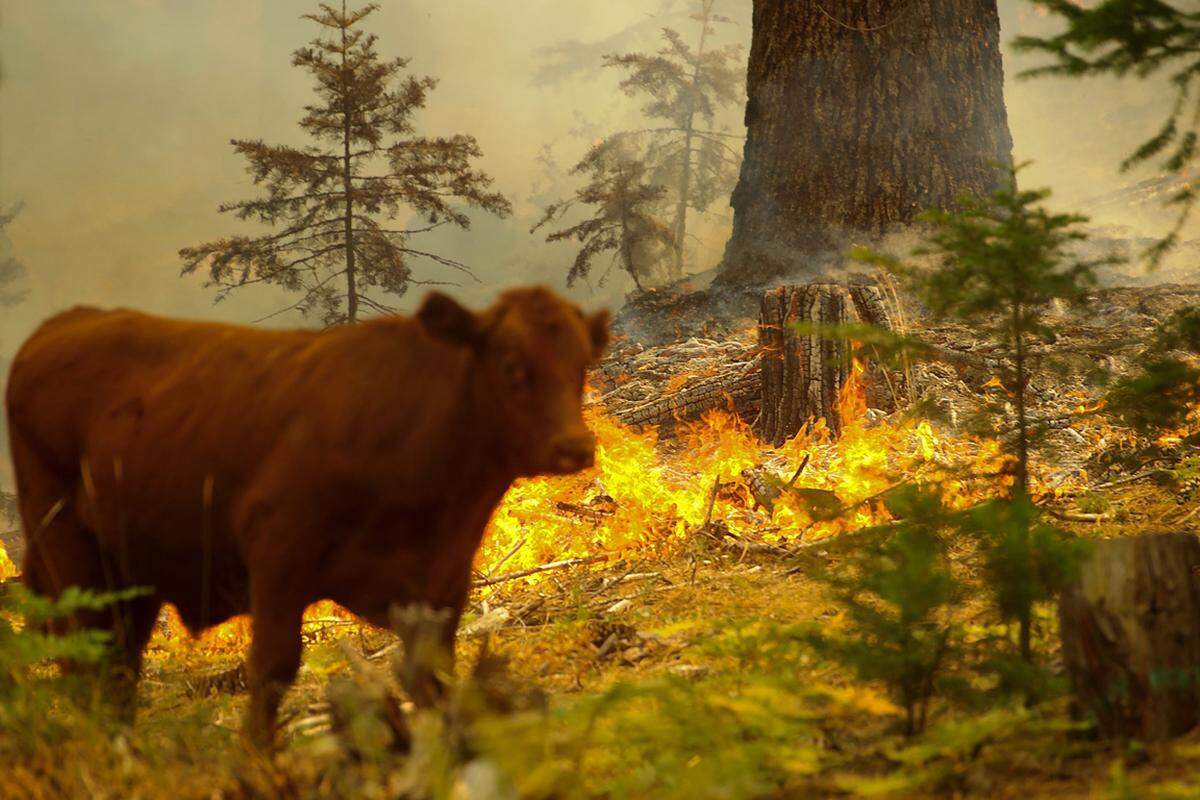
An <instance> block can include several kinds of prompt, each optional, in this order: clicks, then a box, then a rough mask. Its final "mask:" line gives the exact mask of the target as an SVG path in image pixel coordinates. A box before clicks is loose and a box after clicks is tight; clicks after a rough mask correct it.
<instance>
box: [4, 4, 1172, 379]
mask: <svg viewBox="0 0 1200 800" xmlns="http://www.w3.org/2000/svg"><path fill="white" fill-rule="evenodd" d="M381 5H382V6H383V8H382V10H381V11H380V12H378V13H377V14H376V15H375V16H374V17H372V19H371V24H370V26H369V27H370V29H371V30H373V31H374V32H376V33H377V34H378V35H379V37H380V44H379V50H380V51H381V53H382V54H383V55H385V56H388V57H391V56H395V55H405V56H411V57H412V64H411V65H410V68H411V69H412V70H413V71H415V72H416V73H418V74H430V75H434V76H437V77H438V78H440V79H441V85H440V86H439V88H438V89H437V90H436V91H435V92H434V93H433V94H432V96H431V98H430V103H429V108H428V110H427V112H426V113H424V114H423V115H422V116H421V118H420V125H421V129H422V131H423V132H427V133H430V134H445V133H456V132H467V133H471V134H474V135H475V136H476V137H477V138H478V140H479V142H480V145H481V146H482V148H483V151H484V154H485V156H484V158H483V160H482V166H483V167H484V168H485V169H486V170H487V171H489V172H490V173H491V174H492V175H493V176H494V177H495V179H496V184H495V185H496V188H498V189H500V190H501V191H503V192H505V193H506V194H507V195H508V196H509V197H510V198H511V199H512V200H513V203H514V206H515V208H516V214H515V215H514V218H513V219H510V220H507V221H504V222H497V221H493V220H487V219H481V220H480V221H479V224H478V225H477V226H476V228H475V229H474V230H473V231H472V232H470V233H459V232H446V233H445V234H444V235H443V234H442V233H441V232H440V231H439V236H438V239H437V241H436V242H429V241H425V242H423V244H425V245H428V246H430V247H436V248H438V249H439V250H440V251H441V252H444V253H445V254H446V255H449V256H453V257H457V258H461V259H463V260H465V261H467V262H468V263H470V264H472V265H473V266H474V267H475V268H476V271H477V273H478V275H479V277H480V279H481V280H482V283H481V284H478V285H470V286H466V287H464V289H463V290H462V291H461V294H462V295H463V296H464V297H466V298H467V299H468V300H471V301H476V302H478V301H483V300H485V299H486V298H487V297H489V296H490V295H491V294H493V293H494V291H495V290H496V289H497V288H499V287H501V286H504V285H509V284H513V283H518V282H526V281H529V280H540V281H545V282H551V283H553V284H555V285H557V286H560V287H561V285H562V276H563V275H564V274H565V272H566V267H567V266H568V265H569V263H570V259H571V257H572V255H573V252H572V251H571V249H570V247H569V246H567V245H546V244H544V243H542V242H541V240H540V238H539V237H532V236H530V235H529V233H528V229H529V226H530V224H531V221H532V219H533V218H534V217H535V216H536V212H537V208H536V204H535V202H533V200H532V199H531V198H533V197H538V198H540V199H545V198H548V197H550V196H552V195H553V194H554V193H555V192H556V191H561V190H562V189H563V188H564V187H566V186H568V185H569V182H568V179H567V178H565V176H564V175H563V174H562V173H563V172H564V171H565V168H566V167H568V166H569V165H570V164H571V163H573V162H574V160H575V159H577V158H578V157H579V155H581V154H582V152H583V150H584V149H586V146H587V144H588V143H589V141H590V140H591V139H592V138H594V137H595V136H597V135H601V134H603V133H604V132H606V131H608V130H611V129H613V128H615V127H619V126H621V125H623V124H629V123H631V122H632V120H633V119H635V117H636V104H635V103H634V102H632V101H630V100H629V99H627V98H625V97H624V96H622V95H621V94H620V93H619V92H618V91H616V76H615V75H613V74H611V71H610V70H604V71H601V70H599V69H597V64H598V62H599V58H600V56H601V55H602V54H603V53H605V52H611V51H614V50H628V49H631V48H641V49H649V48H653V47H655V46H656V44H657V41H656V37H657V31H658V29H659V28H660V27H661V26H662V25H664V24H672V25H674V26H676V27H682V26H686V25H687V22H686V20H685V19H683V18H682V17H681V11H683V10H685V9H686V8H687V5H688V4H687V3H686V2H685V1H684V0H603V1H601V0H381ZM314 7H315V5H314V4H313V3H311V2H307V1H306V2H297V1H296V0H259V1H258V2H256V1H255V0H0V59H2V65H3V70H4V73H3V78H4V79H3V83H2V84H0V204H3V206H5V207H7V206H8V205H9V204H11V203H12V202H13V201H16V200H21V201H23V202H24V204H25V210H24V211H23V213H22V214H21V216H20V217H19V218H18V219H17V220H16V222H14V223H13V224H12V226H11V227H10V231H9V233H10V237H9V238H10V240H11V241H10V242H8V243H3V242H0V248H11V250H12V252H14V253H15V254H16V255H17V256H18V257H19V258H20V259H21V260H23V261H24V262H25V264H26V265H27V267H28V269H29V272H30V275H29V279H28V288H29V297H28V300H27V301H26V302H25V303H24V304H23V305H22V306H20V307H18V308H16V309H13V310H5V311H3V312H2V313H3V315H4V320H3V323H2V324H0V355H2V354H6V353H9V352H11V350H12V348H13V347H14V346H15V344H16V343H17V342H19V340H20V339H21V338H23V336H24V335H26V334H27V332H28V331H29V329H30V327H31V326H32V325H33V324H35V323H36V321H37V320H39V319H41V318H42V317H44V316H45V315H47V314H49V313H52V312H53V311H55V310H58V309H61V308H64V307H66V306H69V305H72V304H75V303H80V302H86V303H93V304H100V305H128V306H134V307H140V308H145V309H149V310H154V311H159V312H165V313H172V314H183V315H189V316H203V317H216V318H223V319H229V320H236V321H249V320H252V319H255V318H257V317H260V316H262V315H264V314H266V313H268V312H270V311H273V310H275V309H276V308H278V307H280V306H282V305H285V304H286V302H287V301H286V297H285V296H284V295H281V294H279V293H278V292H276V291H273V290H269V289H268V290H262V291H260V290H256V291H254V292H246V293H245V294H243V295H241V296H237V297H235V298H234V299H231V300H229V301H227V302H225V303H223V304H221V305H218V306H213V304H212V292H211V290H207V289H205V288H203V287H202V286H201V280H200V279H199V278H195V277H189V278H187V279H181V278H180V277H179V265H180V262H179V260H178V257H177V255H176V252H177V250H178V249H179V248H180V247H181V246H184V245H189V244H195V243H198V242H200V241H203V240H206V239H209V238H213V237H217V236H221V235H225V234H229V233H233V232H236V231H238V230H242V228H240V227H239V223H238V222H237V221H236V220H234V219H231V218H229V217H228V216H226V215H220V214H218V213H217V212H216V206H217V204H218V203H219V202H221V201H224V200H235V199H242V198H245V197H249V196H251V195H252V193H253V192H252V186H251V184H250V180H249V178H248V177H247V176H246V174H245V172H244V162H243V161H242V160H241V159H239V158H238V157H236V156H235V155H234V154H233V153H232V150H231V148H230V146H229V144H228V141H229V139H230V138H231V137H246V138H263V139H265V140H267V141H280V142H290V143H300V142H301V141H302V139H300V138H299V132H298V128H297V126H296V122H297V120H298V119H299V117H300V115H301V107H302V106H303V104H304V103H306V102H308V101H309V99H310V94H309V87H310V80H309V76H308V75H307V73H304V72H301V71H299V70H297V69H295V68H293V67H291V66H290V64H289V60H290V54H291V52H292V51H293V50H294V49H295V48H296V47H298V46H300V45H301V44H303V43H304V42H306V41H307V40H308V39H309V38H311V36H312V35H313V32H314V30H315V26H314V25H313V24H312V23H311V22H307V21H304V20H302V19H300V15H301V14H302V13H305V12H307V11H311V10H312V9H313V8H314ZM1001 8H1002V17H1003V23H1004V31H1003V37H1004V39H1005V41H1006V43H1007V41H1008V40H1010V39H1011V38H1012V36H1013V35H1015V33H1016V32H1017V29H1018V28H1022V29H1024V30H1030V29H1035V28H1040V27H1044V26H1045V24H1046V21H1045V20H1039V19H1038V18H1037V17H1036V16H1035V15H1033V13H1032V12H1031V11H1030V10H1029V9H1030V8H1031V6H1030V5H1029V4H1027V3H1025V2H1023V0H1001ZM724 10H725V12H726V13H728V14H730V15H731V16H733V17H735V18H736V19H737V20H738V21H739V24H738V25H737V26H734V27H730V28H728V29H727V30H726V31H725V33H724V34H723V36H724V37H725V38H726V39H727V40H739V41H744V42H745V43H747V44H748V43H749V37H750V26H749V10H750V2H749V0H726V7H725V9H724ZM684 29H685V30H686V28H684ZM1005 49H1006V58H1007V64H1006V69H1007V73H1008V75H1009V79H1010V80H1009V83H1010V85H1009V87H1008V103H1009V113H1010V119H1011V126H1012V130H1013V135H1014V138H1015V142H1016V149H1017V156H1018V158H1019V159H1034V160H1035V161H1036V164H1035V166H1034V167H1033V168H1032V169H1031V170H1030V172H1029V180H1030V182H1031V183H1037V184H1047V183H1048V184H1050V185H1052V186H1054V187H1055V188H1056V191H1057V192H1058V195H1059V198H1060V200H1061V201H1062V202H1064V203H1074V202H1078V201H1080V200H1082V199H1084V198H1087V197H1090V196H1093V195H1096V194H1100V193H1102V192H1105V191H1110V190H1112V189H1114V188H1116V187H1117V186H1119V185H1120V184H1121V182H1122V180H1126V179H1121V178H1119V177H1118V176H1117V174H1116V169H1115V165H1116V162H1117V161H1118V159H1119V157H1120V155H1121V154H1122V153H1124V152H1126V151H1127V150H1129V149H1130V148H1131V147H1132V146H1133V145H1134V144H1136V143H1137V142H1138V141H1140V140H1141V139H1142V138H1144V137H1145V136H1147V135H1149V134H1150V133H1151V132H1153V128H1154V126H1155V125H1156V124H1157V123H1158V122H1159V121H1160V120H1161V113H1160V111H1159V109H1161V107H1162V106H1163V102H1164V101H1163V98H1162V97H1161V96H1159V95H1156V94H1155V93H1154V92H1152V91H1150V89H1148V88H1147V87H1146V86H1145V85H1141V84H1137V83H1136V82H1132V81H1131V82H1129V83H1127V84H1121V85H1117V84H1114V83H1112V82H1105V83H1097V82H1092V83H1078V82H1062V81H1059V82H1045V81H1034V82H1029V81H1019V82H1018V81H1014V80H1012V75H1013V73H1014V72H1015V71H1016V69H1017V68H1019V67H1021V66H1023V63H1022V62H1016V63H1014V62H1013V60H1012V58H1011V57H1010V54H1009V53H1008V48H1007V44H1006V48H1005ZM740 117H741V110H740V109H736V110H734V111H733V112H731V114H730V115H729V119H730V120H731V121H732V122H733V123H734V124H739V123H740ZM546 144H551V145H552V149H551V155H552V156H553V158H554V159H555V161H556V163H557V168H552V169H551V170H549V171H547V170H546V169H545V168H544V165H543V164H542V163H541V162H539V153H540V152H541V151H542V148H543V146H544V145H546ZM721 211H722V212H723V213H727V209H722V210H721ZM1109 221H1112V220H1109ZM708 244H709V249H708V251H706V252H709V257H710V260H712V259H715V258H717V257H719V254H720V248H721V246H722V244H723V231H722V229H721V223H720V220H716V221H715V222H714V223H713V224H712V225H711V226H710V233H709V243H708ZM2 252H3V250H2V249H0V254H2ZM420 269H421V270H422V272H421V273H420V274H421V276H422V277H427V278H436V277H439V276H440V275H444V274H445V273H439V272H438V271H437V269H438V268H437V267H435V266H434V265H422V266H421V267H420ZM624 289H625V286H624V284H623V283H622V281H621V280H620V278H619V277H617V278H616V279H615V280H613V281H612V283H611V285H610V286H609V287H608V288H607V290H604V291H601V292H599V293H598V294H594V295H589V294H588V292H587V290H586V289H580V291H578V292H577V295H578V297H579V298H580V299H581V300H583V301H585V302H588V303H591V304H597V305H598V304H601V303H612V302H613V301H615V300H616V299H618V298H619V296H620V295H621V293H622V292H623V290H624ZM415 299H416V298H415V297H410V298H406V300H405V303H411V302H413V301H415ZM277 322H280V323H289V324H290V323H296V322H298V319H297V318H296V317H294V316H293V317H290V318H282V319H280V320H277Z"/></svg>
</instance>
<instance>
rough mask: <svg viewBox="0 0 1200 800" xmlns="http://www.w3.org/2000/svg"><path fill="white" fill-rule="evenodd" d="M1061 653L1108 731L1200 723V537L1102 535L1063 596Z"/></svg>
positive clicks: (1139, 733) (1136, 732)
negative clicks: (1110, 537) (1102, 537)
mask: <svg viewBox="0 0 1200 800" xmlns="http://www.w3.org/2000/svg"><path fill="white" fill-rule="evenodd" d="M1059 622H1060V626H1061V630H1062V643H1063V661H1064V662H1065V665H1066V668H1067V673H1068V674H1069V675H1070V678H1071V684H1072V687H1073V689H1074V691H1075V695H1076V697H1077V698H1078V700H1079V701H1080V703H1081V704H1082V706H1083V707H1084V709H1085V710H1086V711H1087V712H1089V713H1091V714H1092V715H1094V716H1095V719H1096V722H1097V725H1098V727H1099V732H1100V734H1101V735H1102V736H1107V737H1116V738H1134V739H1138V740H1140V741H1154V740H1162V739H1168V738H1171V737H1174V736H1178V735H1180V734H1182V733H1185V732H1186V731H1188V730H1190V729H1192V728H1193V727H1195V726H1196V724H1197V723H1200V539H1197V537H1196V536H1193V535H1191V534H1185V533H1173V534H1160V535H1152V536H1134V537H1128V538H1122V539H1111V540H1108V541H1104V542H1101V543H1100V545H1099V546H1098V547H1097V548H1096V551H1095V553H1094V554H1093V556H1092V557H1091V558H1090V559H1089V560H1088V561H1087V562H1086V563H1085V564H1084V565H1083V568H1082V570H1081V573H1080V575H1079V579H1078V581H1077V582H1076V583H1075V584H1074V585H1073V586H1071V587H1069V588H1068V589H1067V591H1065V592H1064V593H1063V595H1062V599H1061V601H1060V605H1059Z"/></svg>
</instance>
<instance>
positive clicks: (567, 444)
mask: <svg viewBox="0 0 1200 800" xmlns="http://www.w3.org/2000/svg"><path fill="white" fill-rule="evenodd" d="M551 452H552V456H551V457H552V458H553V459H554V468H555V469H556V470H559V471H560V472H576V471H578V470H581V469H587V468H588V467H590V466H591V465H592V462H593V460H594V459H595V453H596V437H595V436H592V434H590V433H585V434H579V435H574V436H565V437H563V438H561V439H559V440H558V441H556V442H555V443H554V447H553V450H552V451H551Z"/></svg>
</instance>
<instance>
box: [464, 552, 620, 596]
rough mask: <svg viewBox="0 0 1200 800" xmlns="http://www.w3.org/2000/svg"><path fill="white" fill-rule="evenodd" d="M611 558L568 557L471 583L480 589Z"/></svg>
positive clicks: (597, 556) (602, 556)
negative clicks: (563, 559)
mask: <svg viewBox="0 0 1200 800" xmlns="http://www.w3.org/2000/svg"><path fill="white" fill-rule="evenodd" d="M609 558H611V555H610V554H608V553H600V554H599V555H594V556H586V557H584V558H568V559H567V560H565V561H551V562H550V563H549V564H542V565H541V566H537V567H530V568H529V569H523V570H518V571H517V572H510V573H508V574H507V575H501V576H499V577H496V578H484V579H483V580H480V581H475V583H473V584H471V585H472V587H473V588H475V589H479V588H482V587H484V586H494V585H496V584H497V583H504V582H505V581H515V580H516V579H517V578H528V577H529V576H530V575H537V574H538V573H541V572H549V571H550V570H554V569H565V568H566V567H578V566H582V565H583V564H595V563H597V562H599V561H607V560H608V559H609Z"/></svg>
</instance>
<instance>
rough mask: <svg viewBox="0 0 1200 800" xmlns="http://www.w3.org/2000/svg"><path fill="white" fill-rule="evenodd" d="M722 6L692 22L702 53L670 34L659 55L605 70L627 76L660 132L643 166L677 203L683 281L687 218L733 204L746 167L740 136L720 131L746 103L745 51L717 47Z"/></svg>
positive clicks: (702, 2)
mask: <svg viewBox="0 0 1200 800" xmlns="http://www.w3.org/2000/svg"><path fill="white" fill-rule="evenodd" d="M716 5H717V3H716V0H699V3H698V8H697V11H696V13H694V14H693V15H692V19H694V20H696V22H697V23H699V34H698V40H697V42H696V46H695V49H693V48H692V47H691V46H689V45H688V44H687V43H686V42H685V41H684V39H683V36H682V35H681V34H680V33H679V32H678V31H675V30H673V29H671V28H664V29H663V32H662V36H663V40H664V42H665V44H664V45H663V47H662V49H661V50H659V51H658V52H657V53H655V54H653V55H651V54H648V53H627V54H624V55H607V56H605V57H604V63H605V66H609V67H616V68H618V69H622V70H625V71H627V72H628V74H627V76H626V77H625V79H624V80H623V81H621V88H622V89H623V90H624V91H625V93H626V94H627V95H629V96H630V97H645V98H646V104H645V105H644V106H643V107H642V112H643V113H644V114H645V115H646V117H647V118H649V119H650V120H652V121H654V123H657V124H660V125H661V126H660V127H655V128H651V129H649V130H647V131H640V132H637V134H633V135H638V134H645V135H646V136H648V137H649V143H648V144H647V146H646V150H645V154H644V156H643V157H644V160H645V161H646V163H647V164H648V165H649V166H650V180H651V182H653V183H656V184H660V185H662V186H665V187H666V188H667V190H668V193H669V195H668V199H669V200H670V201H671V202H673V204H674V207H675V208H674V221H673V223H672V226H671V230H672V234H673V236H674V237H675V257H674V259H673V261H672V262H671V274H672V277H679V276H681V275H682V274H683V263H684V249H685V244H686V239H687V226H688V211H689V210H694V211H696V212H699V213H703V212H705V211H707V210H708V209H709V208H710V207H711V206H712V204H713V203H714V202H715V201H716V200H717V199H718V198H724V197H727V196H728V194H729V191H730V190H731V189H732V188H733V185H734V181H736V179H737V169H738V166H739V164H740V163H741V157H740V154H739V153H738V151H737V150H736V149H735V148H734V147H733V146H732V145H733V144H735V143H736V141H737V140H738V139H740V138H741V137H740V136H737V135H735V134H732V133H729V132H728V131H727V130H718V129H716V117H717V113H718V112H719V111H720V110H721V109H722V108H725V107H728V106H731V105H733V104H734V103H736V102H737V101H738V100H739V99H740V98H741V96H742V85H743V83H742V80H743V79H742V75H741V69H740V66H741V54H742V48H741V46H740V45H728V46H725V47H712V45H711V38H712V36H713V35H715V33H716V28H715V26H716V25H718V24H721V23H729V22H731V20H730V19H729V18H728V17H725V16H722V15H720V14H717V13H716Z"/></svg>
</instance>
